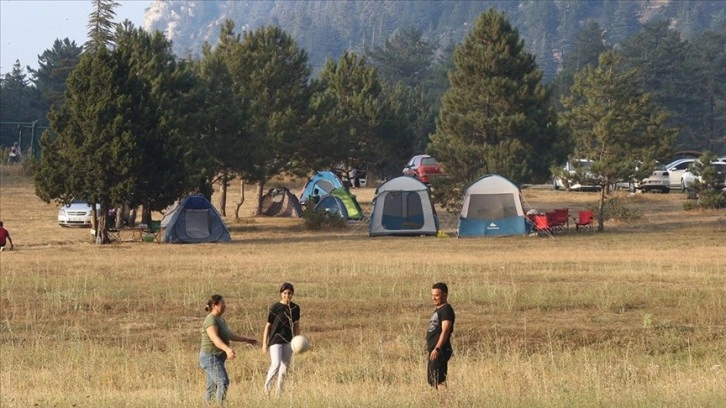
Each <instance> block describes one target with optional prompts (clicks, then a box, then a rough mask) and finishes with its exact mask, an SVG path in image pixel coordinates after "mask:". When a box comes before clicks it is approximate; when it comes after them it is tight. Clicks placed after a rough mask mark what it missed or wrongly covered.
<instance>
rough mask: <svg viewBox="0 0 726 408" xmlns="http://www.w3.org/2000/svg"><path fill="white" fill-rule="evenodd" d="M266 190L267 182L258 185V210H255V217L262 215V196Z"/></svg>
mask: <svg viewBox="0 0 726 408" xmlns="http://www.w3.org/2000/svg"><path fill="white" fill-rule="evenodd" d="M264 188H265V182H264V181H260V182H258V183H257V208H256V209H255V216H258V215H262V195H263V192H262V191H263V190H264Z"/></svg>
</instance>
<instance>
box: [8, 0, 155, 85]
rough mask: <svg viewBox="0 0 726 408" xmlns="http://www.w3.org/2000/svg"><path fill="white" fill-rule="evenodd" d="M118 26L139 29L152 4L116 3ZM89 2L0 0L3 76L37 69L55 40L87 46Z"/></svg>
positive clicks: (130, 0)
mask: <svg viewBox="0 0 726 408" xmlns="http://www.w3.org/2000/svg"><path fill="white" fill-rule="evenodd" d="M116 2H117V3H119V4H120V6H118V7H116V10H115V11H116V19H115V21H116V22H117V23H120V22H121V21H123V20H125V19H129V20H130V21H131V22H132V23H134V25H136V26H137V27H140V26H141V25H142V23H143V21H144V9H145V8H147V7H149V6H150V5H151V3H152V1H151V0H116ZM90 13H91V1H90V0H70V1H68V0H53V1H40V0H0V73H2V74H5V73H7V72H10V71H11V70H12V69H13V64H15V60H20V65H21V66H22V67H25V66H26V65H30V66H31V67H32V68H37V67H38V55H39V54H42V53H43V52H44V51H45V50H46V49H48V48H51V47H52V46H53V42H54V41H55V40H56V38H59V39H61V40H62V39H64V38H66V37H68V38H69V39H70V40H72V41H75V42H76V44H77V45H83V44H84V43H85V42H86V33H87V32H88V28H87V27H86V25H87V24H88V15H89V14H90Z"/></svg>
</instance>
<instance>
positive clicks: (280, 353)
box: [265, 343, 292, 395]
mask: <svg viewBox="0 0 726 408" xmlns="http://www.w3.org/2000/svg"><path fill="white" fill-rule="evenodd" d="M269 353H270V369H269V370H268V371H267V379H266V380H265V392H266V393H269V392H270V389H271V388H272V380H273V379H274V378H275V374H277V388H276V390H275V392H276V393H277V395H279V394H280V393H281V392H282V388H283V383H284V382H285V376H286V375H287V370H288V368H290V362H291V361H292V346H290V343H286V344H273V345H272V346H270V349H269Z"/></svg>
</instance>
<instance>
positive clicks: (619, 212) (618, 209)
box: [603, 197, 643, 221]
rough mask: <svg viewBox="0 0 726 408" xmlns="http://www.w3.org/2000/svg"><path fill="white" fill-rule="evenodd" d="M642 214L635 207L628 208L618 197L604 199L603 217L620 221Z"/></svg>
mask: <svg viewBox="0 0 726 408" xmlns="http://www.w3.org/2000/svg"><path fill="white" fill-rule="evenodd" d="M642 216H643V214H642V213H641V212H640V211H638V210H635V209H632V208H629V207H628V206H626V205H625V204H623V202H622V201H621V200H620V198H618V197H613V198H610V199H608V200H607V201H605V208H604V209H603V217H604V219H615V220H621V221H630V220H637V219H639V218H641V217H642Z"/></svg>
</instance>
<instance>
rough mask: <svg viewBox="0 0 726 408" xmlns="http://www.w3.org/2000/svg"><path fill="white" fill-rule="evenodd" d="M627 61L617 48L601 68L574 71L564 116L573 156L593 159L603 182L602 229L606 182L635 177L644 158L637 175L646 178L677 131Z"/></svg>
mask: <svg viewBox="0 0 726 408" xmlns="http://www.w3.org/2000/svg"><path fill="white" fill-rule="evenodd" d="M622 60H623V58H622V56H621V55H620V54H619V53H617V52H615V51H606V52H604V53H603V54H601V55H600V60H599V64H598V66H597V67H586V68H585V69H584V70H583V71H581V72H580V73H578V74H577V75H576V76H575V84H574V85H573V87H572V94H571V96H568V97H566V98H564V100H563V106H564V109H565V110H564V111H563V113H562V115H561V118H562V123H563V125H564V126H565V127H566V128H567V130H568V131H569V132H570V133H571V134H572V136H573V139H574V141H575V152H574V156H573V158H577V159H579V158H585V159H590V160H592V161H593V165H592V168H591V169H590V171H591V172H592V174H593V175H594V176H596V179H597V180H598V181H599V183H600V187H601V189H600V191H601V192H600V204H599V211H598V212H599V217H598V230H599V231H602V230H603V229H604V216H603V215H604V208H605V197H606V194H607V190H608V189H607V187H608V186H610V185H611V184H613V183H615V182H617V181H619V180H628V179H630V178H631V177H633V172H634V171H635V168H636V166H638V163H639V162H640V163H641V164H640V165H639V166H638V167H639V172H640V173H641V174H637V175H636V177H639V178H642V177H644V176H645V174H643V173H646V172H647V173H649V172H650V170H651V169H652V167H653V165H654V163H655V160H656V159H657V158H660V157H663V156H664V154H665V153H666V152H668V151H669V150H670V148H671V144H672V142H673V139H674V137H675V134H676V130H675V129H672V128H668V127H667V126H666V125H665V122H666V120H667V118H668V116H667V114H666V113H665V111H664V110H663V109H662V108H661V107H659V106H658V105H656V104H654V103H653V102H652V101H651V97H650V95H649V94H646V93H644V92H643V91H641V86H640V84H639V83H638V81H637V76H636V74H637V70H635V69H631V70H625V69H624V68H623V62H622Z"/></svg>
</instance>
